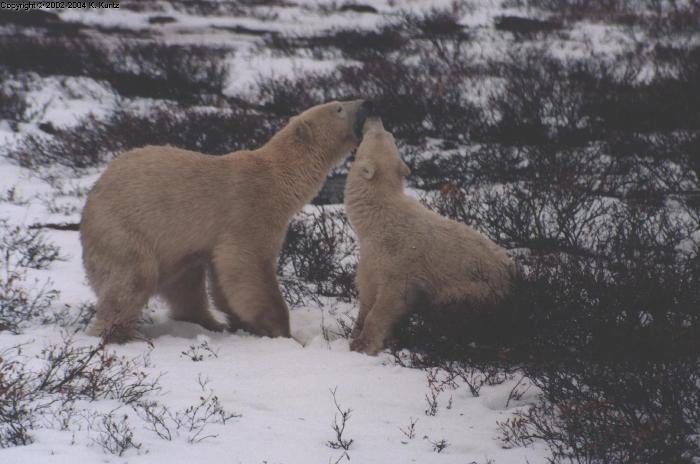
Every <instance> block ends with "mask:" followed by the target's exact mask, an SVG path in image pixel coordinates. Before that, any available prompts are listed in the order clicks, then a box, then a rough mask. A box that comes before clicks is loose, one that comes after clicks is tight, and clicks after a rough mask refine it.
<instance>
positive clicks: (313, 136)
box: [290, 100, 372, 155]
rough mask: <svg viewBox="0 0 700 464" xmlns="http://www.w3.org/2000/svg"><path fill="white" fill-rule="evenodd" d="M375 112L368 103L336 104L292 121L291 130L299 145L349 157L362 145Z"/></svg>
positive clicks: (321, 106) (349, 102)
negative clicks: (364, 130)
mask: <svg viewBox="0 0 700 464" xmlns="http://www.w3.org/2000/svg"><path fill="white" fill-rule="evenodd" d="M371 112H372V102H370V101H368V100H352V101H333V102H329V103H324V104H322V105H317V106H313V107H311V108H309V109H307V110H306V111H304V112H303V113H301V114H300V115H298V116H295V117H294V118H292V120H291V122H290V126H291V128H292V129H293V130H294V133H295V136H296V138H297V140H298V141H299V142H301V143H303V144H308V145H310V146H318V147H321V148H323V149H325V150H328V151H329V152H331V153H332V154H333V155H335V154H339V155H347V154H349V153H350V151H351V150H353V149H354V148H355V147H357V144H358V143H360V140H361V139H362V127H363V124H364V123H365V120H366V119H367V116H369V115H370V114H371ZM341 152H342V153H341Z"/></svg>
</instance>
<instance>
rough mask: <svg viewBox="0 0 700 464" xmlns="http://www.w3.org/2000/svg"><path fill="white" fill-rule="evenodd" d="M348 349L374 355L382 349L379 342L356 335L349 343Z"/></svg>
mask: <svg viewBox="0 0 700 464" xmlns="http://www.w3.org/2000/svg"><path fill="white" fill-rule="evenodd" d="M350 349H351V350H352V351H357V352H358V353H365V354H368V355H370V356H376V355H377V353H379V352H380V351H381V349H382V347H381V344H378V343H374V342H371V341H369V340H367V339H366V338H365V337H362V336H360V337H358V338H356V339H354V340H353V341H352V342H351V343H350Z"/></svg>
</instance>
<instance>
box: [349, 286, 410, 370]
mask: <svg viewBox="0 0 700 464" xmlns="http://www.w3.org/2000/svg"><path fill="white" fill-rule="evenodd" d="M408 310H409V307H408V305H407V304H406V300H405V297H404V295H402V294H401V292H399V291H396V290H393V289H382V290H381V291H380V292H379V294H378V295H377V300H376V302H375V303H374V305H373V306H372V309H371V310H370V311H369V313H368V314H367V317H366V318H365V320H364V324H363V328H362V332H361V333H360V335H359V336H358V337H357V338H356V339H355V340H353V341H352V343H351V344H350V349H351V350H353V351H358V352H362V353H366V354H368V355H370V356H375V355H377V353H379V352H380V351H381V350H382V349H383V348H384V343H385V341H386V340H387V339H388V338H389V337H390V336H391V332H392V331H393V329H394V326H395V325H396V323H397V322H398V321H399V320H400V319H401V317H402V316H403V315H404V314H406V312H407V311H408Z"/></svg>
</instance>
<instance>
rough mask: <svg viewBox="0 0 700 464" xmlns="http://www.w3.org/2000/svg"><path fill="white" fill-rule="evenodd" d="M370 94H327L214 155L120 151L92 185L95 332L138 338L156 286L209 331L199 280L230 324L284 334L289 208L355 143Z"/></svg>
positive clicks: (86, 222) (85, 236)
mask: <svg viewBox="0 0 700 464" xmlns="http://www.w3.org/2000/svg"><path fill="white" fill-rule="evenodd" d="M370 109H371V104H370V103H369V102H365V101H362V100H355V101H346V102H331V103H326V104H323V105H318V106H315V107H312V108H310V109H308V110H306V111H304V112H303V113H301V114H300V115H298V116H296V117H293V118H292V119H291V120H290V122H289V124H288V125H287V126H286V127H284V128H283V129H282V130H280V131H279V132H278V133H277V134H275V135H274V136H273V137H272V138H271V139H270V141H268V142H267V143H266V144H265V145H264V146H262V147H261V148H258V149H256V150H252V151H239V152H234V153H231V154H229V155H224V156H219V157H214V156H207V155H203V154H201V153H196V152H192V151H187V150H181V149H178V148H173V147H169V146H147V147H143V148H138V149H135V150H132V151H130V152H127V153H124V154H122V155H120V156H119V157H118V158H116V159H115V160H114V161H113V162H112V163H110V165H109V166H108V167H107V169H106V170H105V172H104V173H103V174H102V176H101V177H100V178H99V180H98V181H97V183H96V184H95V186H94V187H93V189H92V190H91V191H90V193H89V194H88V198H87V202H86V204H85V209H84V210H83V215H82V220H81V223H80V240H81V243H82V246H83V264H84V266H85V270H86V273H87V276H88V280H89V282H90V285H91V286H92V288H93V290H94V291H95V293H96V295H97V312H96V316H95V321H94V322H93V324H92V326H91V328H90V333H92V334H94V335H101V336H103V337H105V339H106V340H107V341H111V342H123V341H127V340H129V339H131V338H133V337H134V336H135V334H136V325H137V323H138V320H139V318H140V316H141V311H142V309H143V307H144V305H145V304H146V303H147V302H148V300H149V299H150V298H151V297H152V296H153V295H156V294H158V295H161V296H162V297H163V298H164V299H165V301H166V302H167V303H168V305H169V306H170V309H171V315H172V317H173V318H174V319H177V320H184V321H191V322H195V323H198V324H201V325H202V326H204V327H206V328H208V329H211V330H221V329H223V328H224V327H223V326H222V325H221V324H220V323H218V322H217V321H216V320H215V319H214V317H213V316H212V314H211V313H210V312H209V309H208V304H207V294H206V285H205V275H206V273H207V270H208V272H209V277H210V287H211V288H210V290H211V294H212V298H213V299H214V303H215V305H216V306H217V308H218V309H219V310H221V311H223V312H224V313H225V314H226V316H227V319H228V323H229V328H230V329H232V330H235V329H238V328H244V329H246V330H248V331H250V332H252V333H256V334H260V335H267V336H283V337H289V336H290V329H289V313H288V309H287V305H286V303H285V301H284V299H283V298H282V295H281V293H280V290H279V285H278V282H277V277H276V261H277V257H278V254H279V251H280V248H281V246H282V243H283V241H284V237H285V234H286V230H287V225H288V223H289V220H290V219H291V217H292V216H293V215H294V214H295V213H296V212H297V211H299V210H300V209H301V208H302V207H303V206H304V205H305V204H306V203H308V202H309V201H310V200H311V199H312V198H313V197H314V196H315V195H316V194H317V193H318V191H319V190H320V188H321V186H322V185H323V182H324V180H325V178H326V176H327V175H328V172H329V170H330V169H331V168H332V167H333V166H335V165H336V164H338V163H339V162H340V161H341V160H342V159H344V158H345V157H346V156H347V155H348V154H349V152H350V151H351V150H352V149H353V148H355V147H356V146H357V144H358V143H359V140H360V138H361V136H362V125H363V123H364V120H365V118H366V116H367V114H368V112H369V111H370Z"/></svg>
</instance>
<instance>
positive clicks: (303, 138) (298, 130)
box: [294, 119, 314, 143]
mask: <svg viewBox="0 0 700 464" xmlns="http://www.w3.org/2000/svg"><path fill="white" fill-rule="evenodd" d="M294 123H295V125H296V127H295V129H294V133H295V134H296V136H297V139H299V141H300V142H301V143H311V142H312V140H313V136H314V134H313V129H312V127H311V123H310V122H309V121H305V120H304V119H296V120H295V121H294Z"/></svg>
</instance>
